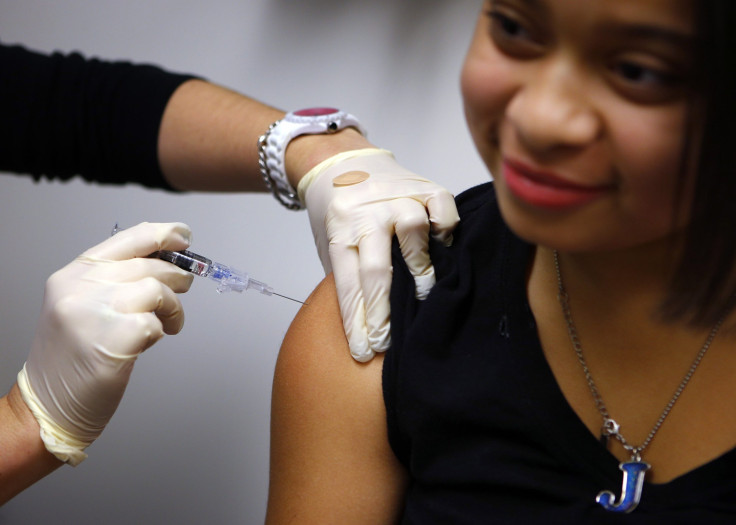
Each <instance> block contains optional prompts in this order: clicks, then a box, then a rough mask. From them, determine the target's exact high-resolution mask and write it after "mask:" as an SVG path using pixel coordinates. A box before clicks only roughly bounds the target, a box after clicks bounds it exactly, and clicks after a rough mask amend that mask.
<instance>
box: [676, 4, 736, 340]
mask: <svg viewBox="0 0 736 525" xmlns="http://www.w3.org/2000/svg"><path fill="white" fill-rule="evenodd" d="M693 5H694V10H695V43H694V49H693V52H694V54H695V56H694V64H695V70H694V74H693V97H692V99H691V100H692V101H691V103H690V108H689V119H688V120H689V124H688V126H687V127H688V129H687V133H686V135H687V138H686V140H687V142H688V147H686V148H684V158H683V164H682V166H683V169H682V177H684V176H685V172H686V171H688V167H693V166H694V169H695V170H696V172H697V175H696V177H697V178H696V183H695V189H694V195H693V200H692V204H691V210H690V213H691V219H690V223H689V225H688V227H687V231H686V234H685V242H684V248H683V251H682V252H681V254H680V261H679V265H678V267H677V269H676V271H675V274H674V277H673V280H672V282H671V286H670V293H669V296H668V297H667V299H666V300H665V303H664V305H663V309H662V311H663V313H664V315H665V317H666V318H669V319H687V320H688V321H689V322H691V323H692V324H694V325H699V326H706V325H712V324H714V323H715V322H716V321H717V320H718V319H720V318H721V317H722V316H724V315H725V314H726V313H727V312H728V311H729V310H730V309H732V308H733V306H734V303H736V0H693ZM683 187H684V179H683V178H681V181H680V188H683Z"/></svg>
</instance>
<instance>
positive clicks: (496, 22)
mask: <svg viewBox="0 0 736 525" xmlns="http://www.w3.org/2000/svg"><path fill="white" fill-rule="evenodd" d="M487 15H488V17H489V18H490V19H491V25H490V33H491V39H492V40H493V43H494V44H495V45H496V47H498V48H499V50H501V51H502V52H503V53H506V54H508V55H511V56H514V57H519V58H526V57H531V56H534V55H536V54H537V53H538V51H539V43H538V42H537V41H536V39H535V37H534V34H533V32H532V31H531V30H530V28H529V27H527V25H526V24H524V23H523V22H521V21H519V20H518V19H516V18H514V17H512V16H509V15H507V14H505V13H502V12H501V11H497V10H490V11H488V12H487Z"/></svg>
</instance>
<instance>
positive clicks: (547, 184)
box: [502, 159, 611, 209]
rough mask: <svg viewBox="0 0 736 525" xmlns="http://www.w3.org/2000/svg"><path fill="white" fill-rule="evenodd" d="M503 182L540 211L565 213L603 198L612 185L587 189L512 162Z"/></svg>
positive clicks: (506, 165) (505, 169)
mask: <svg viewBox="0 0 736 525" xmlns="http://www.w3.org/2000/svg"><path fill="white" fill-rule="evenodd" d="M502 173H503V178H504V180H505V181H506V185H507V186H508V188H509V190H510V191H511V193H513V194H514V195H515V196H516V197H517V198H518V199H520V200H522V201H524V202H526V203H527V204H530V205H532V206H537V207H540V208H550V209H563V208H573V207H577V206H582V205H583V204H587V203H589V202H591V201H594V200H595V199H597V198H599V197H601V196H602V195H603V194H605V193H606V192H607V191H608V190H610V188H611V186H610V185H598V186H584V185H581V184H575V183H572V182H569V181H566V180H564V179H563V178H562V177H560V176H559V175H556V174H554V173H549V172H544V171H539V170H536V169H533V168H530V167H529V166H525V165H524V164H521V163H519V162H516V161H512V160H509V159H506V160H504V162H503V166H502Z"/></svg>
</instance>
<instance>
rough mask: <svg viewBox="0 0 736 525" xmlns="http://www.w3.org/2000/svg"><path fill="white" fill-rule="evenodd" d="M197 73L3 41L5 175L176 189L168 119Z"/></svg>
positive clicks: (1, 153) (0, 117)
mask: <svg viewBox="0 0 736 525" xmlns="http://www.w3.org/2000/svg"><path fill="white" fill-rule="evenodd" d="M191 78H193V77H192V76H190V75H180V74H173V73H169V72H166V71H164V70H162V69H161V68H159V67H156V66H152V65H142V64H132V63H129V62H109V61H103V60H98V59H88V58H86V57H83V56H82V55H80V54H79V53H71V54H67V55H65V54H61V53H53V54H51V55H45V54H41V53H36V52H33V51H30V50H28V49H25V48H23V47H21V46H8V45H2V44H0V122H1V123H2V124H1V125H0V170H2V171H10V172H15V173H19V174H30V175H32V176H33V177H34V178H35V179H36V180H38V179H40V178H41V177H42V176H46V177H49V178H51V179H69V178H71V177H73V176H75V175H81V176H82V177H84V178H85V179H86V180H89V181H97V182H103V183H111V184H123V183H126V182H136V183H139V184H142V185H144V186H149V187H156V188H165V189H171V188H170V186H169V185H168V184H167V182H166V180H165V179H164V177H163V174H162V173H161V169H160V167H159V163H158V155H157V143H158V132H159V126H160V123H161V117H162V115H163V112H164V108H165V107H166V103H167V102H168V100H169V98H170V97H171V95H172V93H173V92H174V90H175V89H176V88H177V87H178V86H179V85H180V84H181V83H183V82H185V81H186V80H189V79H191Z"/></svg>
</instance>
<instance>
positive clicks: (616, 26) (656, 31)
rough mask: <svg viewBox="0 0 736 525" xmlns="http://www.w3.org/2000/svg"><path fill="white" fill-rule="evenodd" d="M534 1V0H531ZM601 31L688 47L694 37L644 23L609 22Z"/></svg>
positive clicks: (675, 30)
mask: <svg viewBox="0 0 736 525" xmlns="http://www.w3.org/2000/svg"><path fill="white" fill-rule="evenodd" d="M524 1H526V0H524ZM531 1H536V0H531ZM601 30H602V31H606V32H610V33H611V34H615V35H617V36H621V37H625V38H632V39H638V40H661V41H663V42H666V43H669V44H674V45H677V46H678V47H683V48H687V49H690V47H691V46H692V44H693V41H694V40H695V37H694V36H693V35H691V34H689V33H685V32H682V31H679V30H677V29H669V28H666V27H660V26H652V25H646V24H641V25H639V24H633V25H629V24H626V23H618V22H614V23H610V24H605V25H604V26H603V27H601Z"/></svg>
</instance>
